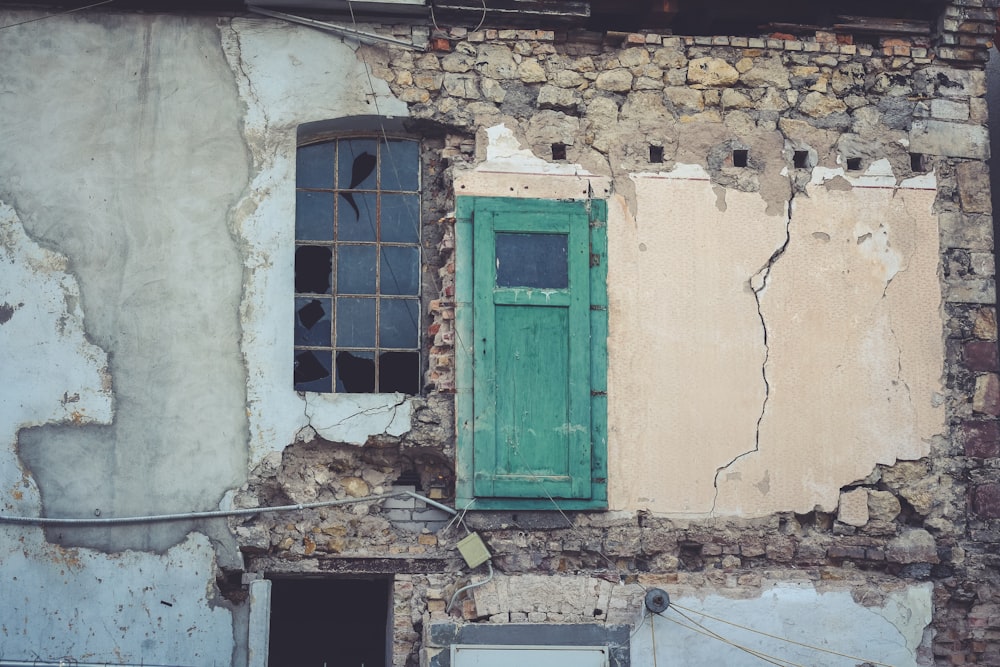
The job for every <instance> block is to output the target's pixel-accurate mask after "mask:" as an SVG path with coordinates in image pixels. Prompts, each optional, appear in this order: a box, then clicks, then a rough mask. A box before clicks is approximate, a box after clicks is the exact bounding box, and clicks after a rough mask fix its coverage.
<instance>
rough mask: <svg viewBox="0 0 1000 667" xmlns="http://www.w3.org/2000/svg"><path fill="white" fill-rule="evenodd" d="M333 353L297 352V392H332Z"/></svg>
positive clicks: (320, 351) (324, 351) (316, 351)
mask: <svg viewBox="0 0 1000 667" xmlns="http://www.w3.org/2000/svg"><path fill="white" fill-rule="evenodd" d="M332 361H333V353H332V352H329V351H327V350H296V351H295V391H325V392H329V391H331V390H332V386H333V381H332V375H331V373H330V369H331V368H332Z"/></svg>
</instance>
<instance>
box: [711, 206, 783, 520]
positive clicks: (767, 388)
mask: <svg viewBox="0 0 1000 667" xmlns="http://www.w3.org/2000/svg"><path fill="white" fill-rule="evenodd" d="M794 205H795V188H794V187H793V188H792V189H791V194H790V195H789V199H788V216H787V218H786V220H785V241H784V242H783V243H782V244H781V245H780V246H779V247H778V248H777V249H775V251H774V252H773V253H771V256H770V257H768V259H767V262H765V263H764V265H763V266H762V267H761V268H760V269H759V270H758V271H757V272H756V273H755V274H753V275H752V276H750V279H749V280H748V281H747V286H748V287H749V288H750V291H751V292H752V293H753V298H754V304H755V305H756V308H757V316H758V317H759V318H760V325H761V328H762V330H763V334H764V360H763V362H762V363H761V368H760V373H761V379H763V381H764V400H763V401H761V406H760V415H758V417H757V423H756V425H755V428H754V443H753V449H750V450H747V451H745V452H742V453H740V454H738V455H736V456H735V457H733V458H732V459H731V460H730V461H729V462H728V463H726V464H724V465H722V466H719V467H718V468H716V469H715V477H714V478H713V479H712V486H713V488H714V489H715V492H714V494H713V496H712V509H711V510H710V512H709V514H710V516H715V511H716V507H717V505H718V502H719V476H720V475H721V474H722V472H723V471H724V470H726V469H728V468H730V467H731V466H732V465H733V464H734V463H736V462H737V461H739V460H740V459H742V458H743V457H745V456H748V455H750V454H753V453H755V452H759V451H760V425H761V423H762V422H763V421H764V415H765V414H766V412H767V403H768V400H769V399H770V397H771V384H770V382H768V379H767V364H768V361H769V359H770V356H771V348H770V346H769V344H768V334H767V320H766V319H765V318H764V311H763V310H762V309H761V305H760V295H761V293H762V292H763V291H764V290H765V289H766V288H767V281H768V278H769V277H770V275H771V269H772V268H773V267H774V264H775V262H777V261H778V260H779V259H780V258H781V256H782V255H784V254H785V251H786V250H787V249H788V244H789V242H790V241H791V239H792V230H791V227H792V210H793V208H794Z"/></svg>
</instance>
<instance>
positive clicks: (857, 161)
mask: <svg viewBox="0 0 1000 667" xmlns="http://www.w3.org/2000/svg"><path fill="white" fill-rule="evenodd" d="M847 171H861V158H859V157H849V158H847Z"/></svg>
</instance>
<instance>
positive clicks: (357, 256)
mask: <svg viewBox="0 0 1000 667" xmlns="http://www.w3.org/2000/svg"><path fill="white" fill-rule="evenodd" d="M375 255H376V250H375V246H374V245H341V246H338V247H337V293H338V294H374V293H375Z"/></svg>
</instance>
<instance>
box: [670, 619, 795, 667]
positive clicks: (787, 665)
mask: <svg viewBox="0 0 1000 667" xmlns="http://www.w3.org/2000/svg"><path fill="white" fill-rule="evenodd" d="M658 616H660V617H661V618H663V619H665V620H667V621H670V622H671V623H674V624H675V625H679V626H680V627H682V628H685V629H687V630H690V631H691V632H696V633H698V634H699V635H704V636H706V637H709V638H711V639H715V640H717V641H720V642H722V643H724V644H726V645H728V646H732V647H733V648H737V649H739V650H741V651H743V652H745V653H748V654H750V655H752V656H754V657H755V658H759V659H760V660H763V661H764V662H767V663H770V664H772V665H776V666H777V667H803V666H802V665H795V663H791V662H788V661H787V660H782V659H781V658H776V657H774V656H770V655H767V654H765V653H760V652H759V651H755V650H753V649H751V648H748V647H746V646H742V645H740V644H736V643H734V642H731V641H729V640H728V639H726V638H725V637H723V636H721V635H718V634H716V633H713V632H712V631H710V630H707V629H702V628H699V627H698V626H697V625H695V626H691V625H687V624H685V623H682V622H680V621H678V620H677V619H675V618H671V617H669V616H663V615H662V614H658Z"/></svg>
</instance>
